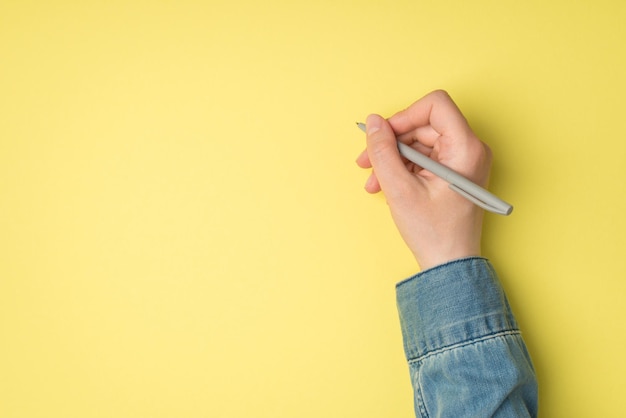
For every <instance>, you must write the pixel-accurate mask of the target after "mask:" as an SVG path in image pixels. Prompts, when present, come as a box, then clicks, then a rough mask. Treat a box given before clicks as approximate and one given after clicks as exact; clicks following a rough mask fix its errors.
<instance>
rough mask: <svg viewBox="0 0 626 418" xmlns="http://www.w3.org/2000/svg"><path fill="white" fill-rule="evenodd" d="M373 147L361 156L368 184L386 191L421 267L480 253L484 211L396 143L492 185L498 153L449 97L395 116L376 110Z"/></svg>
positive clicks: (371, 124) (433, 96)
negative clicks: (494, 157)
mask: <svg viewBox="0 0 626 418" xmlns="http://www.w3.org/2000/svg"><path fill="white" fill-rule="evenodd" d="M366 127H367V148H366V150H365V151H364V152H363V153H362V154H361V155H360V156H359V157H358V159H357V164H358V165H359V166H360V167H362V168H373V171H372V174H371V175H370V177H369V179H368V181H367V183H366V185H365V189H366V190H367V191H368V192H369V193H377V192H379V191H381V190H382V192H383V193H384V195H385V198H386V199H387V203H388V204H389V208H390V210H391V215H392V217H393V220H394V222H395V224H396V226H397V228H398V230H399V231H400V234H401V236H402V238H403V239H404V241H405V242H406V244H407V245H408V247H409V248H410V249H411V251H412V252H413V254H414V256H415V258H416V259H417V262H418V263H419V265H420V267H421V269H422V270H425V269H427V268H431V267H434V266H436V265H438V264H442V263H445V262H447V261H450V260H454V259H458V258H463V257H468V256H477V255H480V239H481V230H482V219H483V210H482V209H480V208H479V207H477V206H475V205H474V204H473V203H471V202H469V201H468V200H466V199H465V198H463V197H461V196H460V195H459V194H457V193H456V192H454V191H452V190H450V189H449V188H448V183H447V182H446V181H444V180H442V179H440V178H439V177H437V176H435V175H434V174H432V173H430V172H429V171H426V170H424V169H422V168H421V167H418V166H416V165H415V164H413V163H412V162H410V161H408V160H406V159H404V158H403V157H402V156H401V155H400V153H399V151H398V147H397V144H396V140H399V141H402V142H403V143H405V144H407V145H410V146H412V147H413V148H415V149H416V150H418V151H419V152H421V153H423V154H425V155H427V156H428V157H430V158H431V159H433V160H435V161H438V162H440V163H441V164H443V165H445V166H447V167H449V168H451V169H453V170H455V171H456V172H458V173H460V174H461V175H463V176H465V177H467V178H468V179H470V180H472V181H473V182H474V183H476V184H478V185H481V186H483V187H486V186H487V182H488V179H489V170H490V167H491V151H490V149H489V147H488V146H487V145H485V144H484V143H483V142H481V141H480V140H479V139H478V138H477V137H476V135H475V134H474V133H473V132H472V130H471V128H470V127H469V124H468V123H467V121H466V119H465V117H464V116H463V115H462V114H461V112H460V110H459V109H458V107H457V106H456V104H455V103H454V102H453V101H452V99H451V98H450V96H449V95H448V94H447V93H446V92H444V91H441V90H438V91H434V92H432V93H430V94H428V95H426V96H425V97H423V98H422V99H420V100H418V101H417V102H415V103H413V104H412V105H411V106H410V107H409V108H407V109H406V110H403V111H401V112H398V113H396V114H395V115H393V116H392V117H390V118H389V119H388V120H385V119H384V118H382V117H381V116H378V115H370V116H368V118H367V121H366Z"/></svg>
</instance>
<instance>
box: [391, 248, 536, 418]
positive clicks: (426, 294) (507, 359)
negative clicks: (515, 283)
mask: <svg viewBox="0 0 626 418" xmlns="http://www.w3.org/2000/svg"><path fill="white" fill-rule="evenodd" d="M396 294H397V303H398V311H399V314H400V324H401V328H402V336H403V339H404V351H405V354H406V358H407V360H408V363H409V371H410V376H411V383H412V385H413V391H414V399H415V414H416V416H417V417H431V418H433V417H454V418H459V417H480V418H482V417H536V416H537V380H536V376H535V371H534V368H533V365H532V362H531V359H530V356H529V354H528V352H527V350H526V346H525V344H524V341H523V339H522V336H521V334H520V331H519V328H518V326H517V323H516V322H515V318H514V317H513V313H512V312H511V308H510V307H509V303H508V301H507V299H506V296H505V294H504V291H503V289H502V287H501V286H500V283H499V281H498V278H497V276H496V273H495V271H494V269H493V267H492V266H491V264H490V263H489V261H487V260H486V259H484V258H479V257H470V258H464V259H461V260H456V261H452V262H449V263H447V264H443V265H441V266H437V267H434V268H432V269H429V270H425V271H423V272H421V273H418V274H417V275H415V276H413V277H411V278H409V279H407V280H405V281H403V282H400V283H398V285H397V286H396Z"/></svg>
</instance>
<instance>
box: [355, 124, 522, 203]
mask: <svg viewBox="0 0 626 418" xmlns="http://www.w3.org/2000/svg"><path fill="white" fill-rule="evenodd" d="M357 126H358V127H359V128H360V129H361V130H362V131H363V132H365V131H366V129H365V124H364V123H361V122H357ZM398 150H399V151H400V154H401V155H402V156H403V157H404V158H406V159H407V160H409V161H411V162H413V163H415V164H417V165H418V166H420V167H422V168H424V169H426V170H428V171H430V172H431V173H433V174H434V175H436V176H437V177H440V178H442V179H443V180H445V181H447V182H448V183H449V185H448V187H450V189H452V190H454V191H455V192H457V193H458V194H460V195H461V196H463V197H464V198H466V199H467V200H469V201H470V202H472V203H474V204H476V205H478V206H480V207H481V208H483V209H485V210H488V211H489V212H493V213H497V214H499V215H510V214H511V212H513V206H511V205H510V204H508V203H506V202H505V201H504V200H502V199H500V198H499V197H497V196H496V195H494V194H493V193H491V192H489V191H488V190H485V189H483V188H482V187H480V186H479V185H477V184H476V183H473V182H471V181H470V180H468V179H466V178H465V177H463V176H462V175H460V174H459V173H457V172H456V171H454V170H452V169H450V168H448V167H446V166H445V165H442V164H439V163H438V162H436V161H434V160H431V159H430V158H428V157H427V156H425V155H424V154H422V153H420V152H419V151H416V150H415V149H413V148H411V147H410V146H408V145H406V144H403V143H402V142H400V141H398Z"/></svg>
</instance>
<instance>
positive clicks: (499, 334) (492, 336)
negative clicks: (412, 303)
mask: <svg viewBox="0 0 626 418" xmlns="http://www.w3.org/2000/svg"><path fill="white" fill-rule="evenodd" d="M521 334H522V333H521V332H520V330H518V329H516V330H510V331H501V332H497V333H495V334H489V335H485V336H483V337H480V338H474V339H472V340H469V341H463V342H460V343H457V344H452V345H449V346H446V347H442V348H439V349H437V350H433V351H430V352H428V353H426V354H424V355H423V356H419V357H416V358H414V359H411V360H409V364H413V363H421V362H423V361H424V360H426V359H427V358H429V357H432V356H436V355H439V354H441V353H445V352H446V351H451V350H455V349H457V348H462V347H466V346H468V345H474V344H478V343H481V342H485V341H488V340H492V339H495V338H499V337H506V336H509V335H521Z"/></svg>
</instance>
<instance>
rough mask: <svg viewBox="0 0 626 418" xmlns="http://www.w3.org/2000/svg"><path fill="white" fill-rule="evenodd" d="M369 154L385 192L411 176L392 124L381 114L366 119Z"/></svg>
mask: <svg viewBox="0 0 626 418" xmlns="http://www.w3.org/2000/svg"><path fill="white" fill-rule="evenodd" d="M365 126H366V134H367V154H368V157H369V160H370V163H371V164H372V168H373V169H374V173H375V174H376V178H377V179H378V182H379V184H380V187H381V189H382V190H383V192H390V191H392V190H393V188H394V185H396V186H397V185H399V183H400V182H401V181H402V179H404V178H406V176H410V174H409V172H408V171H407V169H406V166H405V165H404V162H403V161H402V157H401V156H400V152H399V151H398V143H397V141H396V135H395V133H394V132H393V129H392V128H391V125H389V123H388V122H387V121H386V120H385V119H384V118H383V117H382V116H379V115H369V116H368V117H367V120H366V124H365Z"/></svg>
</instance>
